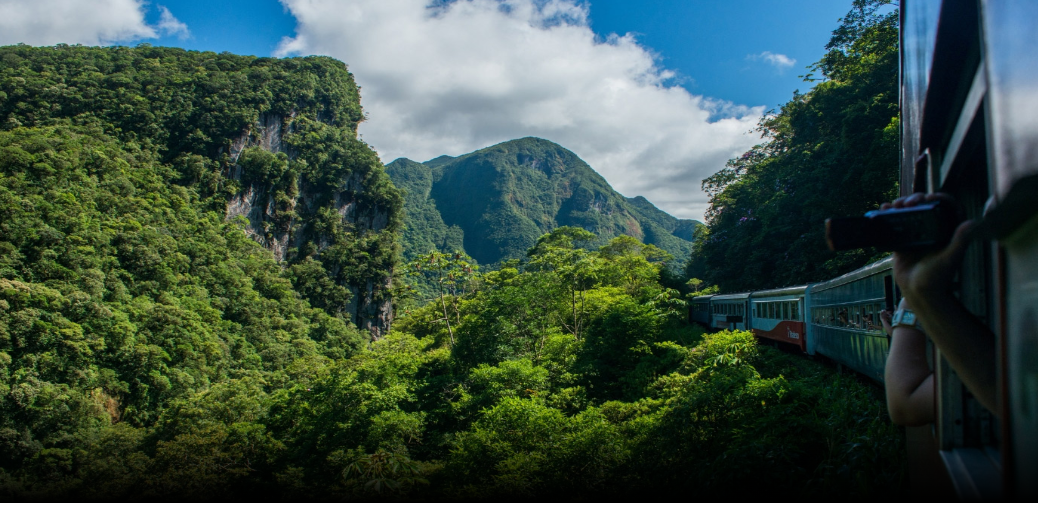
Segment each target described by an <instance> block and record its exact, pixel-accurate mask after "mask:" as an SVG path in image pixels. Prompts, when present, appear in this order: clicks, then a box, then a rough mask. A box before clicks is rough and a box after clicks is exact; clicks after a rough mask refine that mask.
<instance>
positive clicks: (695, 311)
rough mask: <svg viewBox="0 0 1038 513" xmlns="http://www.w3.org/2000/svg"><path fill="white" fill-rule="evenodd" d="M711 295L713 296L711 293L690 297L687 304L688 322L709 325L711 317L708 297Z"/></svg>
mask: <svg viewBox="0 0 1038 513" xmlns="http://www.w3.org/2000/svg"><path fill="white" fill-rule="evenodd" d="M712 297H714V296H713V294H711V295H708V296H697V297H694V298H692V301H691V302H690V303H689V306H688V320H689V322H690V323H692V322H695V323H699V324H702V325H703V326H710V321H711V320H712V318H713V314H712V312H711V310H710V298H712Z"/></svg>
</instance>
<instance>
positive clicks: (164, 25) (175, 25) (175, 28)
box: [156, 5, 191, 39]
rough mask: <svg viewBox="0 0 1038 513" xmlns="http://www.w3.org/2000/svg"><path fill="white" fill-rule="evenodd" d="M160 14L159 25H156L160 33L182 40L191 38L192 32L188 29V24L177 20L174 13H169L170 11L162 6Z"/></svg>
mask: <svg viewBox="0 0 1038 513" xmlns="http://www.w3.org/2000/svg"><path fill="white" fill-rule="evenodd" d="M159 13H160V16H159V24H158V25H156V28H158V30H159V32H162V33H163V34H165V35H167V36H177V37H179V38H180V39H187V38H188V37H191V31H190V30H188V29H187V24H185V23H184V22H182V21H180V20H178V19H176V18H175V17H174V16H173V13H171V12H169V9H167V8H166V7H165V6H162V5H160V6H159Z"/></svg>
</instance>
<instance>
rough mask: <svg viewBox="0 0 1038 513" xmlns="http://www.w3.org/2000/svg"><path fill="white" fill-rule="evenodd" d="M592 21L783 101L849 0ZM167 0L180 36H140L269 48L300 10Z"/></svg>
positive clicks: (695, 70) (714, 90)
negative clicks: (777, 57)
mask: <svg viewBox="0 0 1038 513" xmlns="http://www.w3.org/2000/svg"><path fill="white" fill-rule="evenodd" d="M587 3H588V4H590V14H591V28H592V29H593V30H594V31H595V33H596V34H598V35H600V36H603V37H604V36H608V35H609V34H626V33H634V34H636V36H637V38H638V40H639V41H640V42H641V43H642V44H643V45H644V46H646V47H648V48H650V49H652V50H653V51H654V52H655V53H656V54H657V55H658V57H659V62H660V64H662V65H663V66H664V67H666V68H668V69H671V70H674V71H676V72H678V74H679V78H678V82H679V83H680V85H681V86H682V87H684V88H685V89H688V90H689V91H690V92H691V93H693V94H702V95H705V96H710V97H713V98H719V99H724V100H728V101H731V102H734V103H736V104H742V105H765V106H767V107H768V108H776V107H778V106H779V105H781V104H783V103H785V102H786V101H788V100H789V99H790V98H791V97H792V93H793V91H794V90H797V89H800V90H801V91H803V90H805V89H807V88H808V84H805V83H804V82H803V81H802V80H801V79H800V78H799V76H800V75H804V74H805V73H807V69H806V68H807V66H809V65H810V64H811V63H813V62H815V61H817V60H818V59H819V58H820V57H821V56H822V53H823V51H824V47H825V44H826V43H828V42H829V36H830V34H831V32H832V30H833V29H834V28H836V25H837V20H839V18H840V17H842V16H843V15H845V14H846V13H847V11H848V10H849V9H850V7H851V0H591V1H590V2H587ZM158 5H163V6H165V7H167V8H168V9H169V10H170V12H172V13H173V14H174V16H176V17H177V18H178V19H179V20H180V21H181V22H183V23H185V24H186V25H187V26H188V27H189V28H190V30H191V36H190V37H188V38H186V39H183V38H180V37H177V36H165V37H160V38H157V39H147V40H145V39H141V41H147V42H150V43H152V44H155V45H162V46H180V47H183V48H188V49H192V50H211V51H216V52H222V51H227V52H231V53H239V54H251V55H258V56H269V55H271V54H273V53H274V51H275V50H276V49H277V46H278V43H280V41H281V39H282V38H283V37H285V36H292V35H294V34H295V27H296V20H295V17H293V16H292V15H291V14H290V13H289V12H288V11H287V9H285V7H284V6H283V5H282V4H281V2H279V1H278V0H222V1H211V2H203V1H198V0H160V1H158V2H154V3H153V5H151V6H150V9H149V10H148V15H147V19H148V21H150V22H157V21H158V19H159V11H158ZM763 52H772V53H774V54H782V55H785V56H787V57H790V58H792V59H795V61H796V64H794V65H793V66H790V67H776V66H774V65H772V64H769V63H768V62H767V61H765V60H763V59H761V60H751V59H747V56H750V55H760V54H761V53H763Z"/></svg>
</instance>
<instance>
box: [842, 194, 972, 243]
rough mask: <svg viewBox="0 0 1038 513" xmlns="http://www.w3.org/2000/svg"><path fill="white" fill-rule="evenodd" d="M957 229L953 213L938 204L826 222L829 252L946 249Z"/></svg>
mask: <svg viewBox="0 0 1038 513" xmlns="http://www.w3.org/2000/svg"><path fill="white" fill-rule="evenodd" d="M958 225H959V217H958V214H957V212H956V211H955V210H954V209H952V208H949V207H948V205H946V204H942V203H941V202H939V201H934V202H930V203H923V204H921V205H916V206H914V207H907V208H897V209H889V210H873V211H872V212H869V213H867V214H865V216H863V217H842V218H833V219H826V221H825V238H826V242H828V243H829V249H831V250H833V251H844V250H848V249H858V248H876V249H878V250H880V251H926V250H936V249H940V248H943V247H944V246H947V245H948V242H949V241H951V238H952V235H953V234H954V233H955V228H956V227H957V226H958Z"/></svg>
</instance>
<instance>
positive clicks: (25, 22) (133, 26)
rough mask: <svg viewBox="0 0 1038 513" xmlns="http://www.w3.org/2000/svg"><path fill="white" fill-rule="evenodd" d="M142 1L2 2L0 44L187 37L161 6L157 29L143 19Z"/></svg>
mask: <svg viewBox="0 0 1038 513" xmlns="http://www.w3.org/2000/svg"><path fill="white" fill-rule="evenodd" d="M146 4H147V2H145V1H144V0H91V1H89V2H87V1H83V0H0V44H4V45H9V44H18V43H25V44H28V45H34V46H43V45H54V44H58V43H67V44H83V45H107V44H112V43H117V42H121V41H134V40H138V39H150V38H155V37H158V36H159V35H160V34H186V33H187V25H184V24H183V23H181V22H180V21H179V20H177V19H176V18H175V17H173V15H172V14H171V13H170V12H169V10H168V9H166V8H165V7H161V11H162V18H161V19H160V21H159V24H158V26H154V27H153V26H151V25H148V24H147V22H146V21H145V19H144V15H145V12H146Z"/></svg>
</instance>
